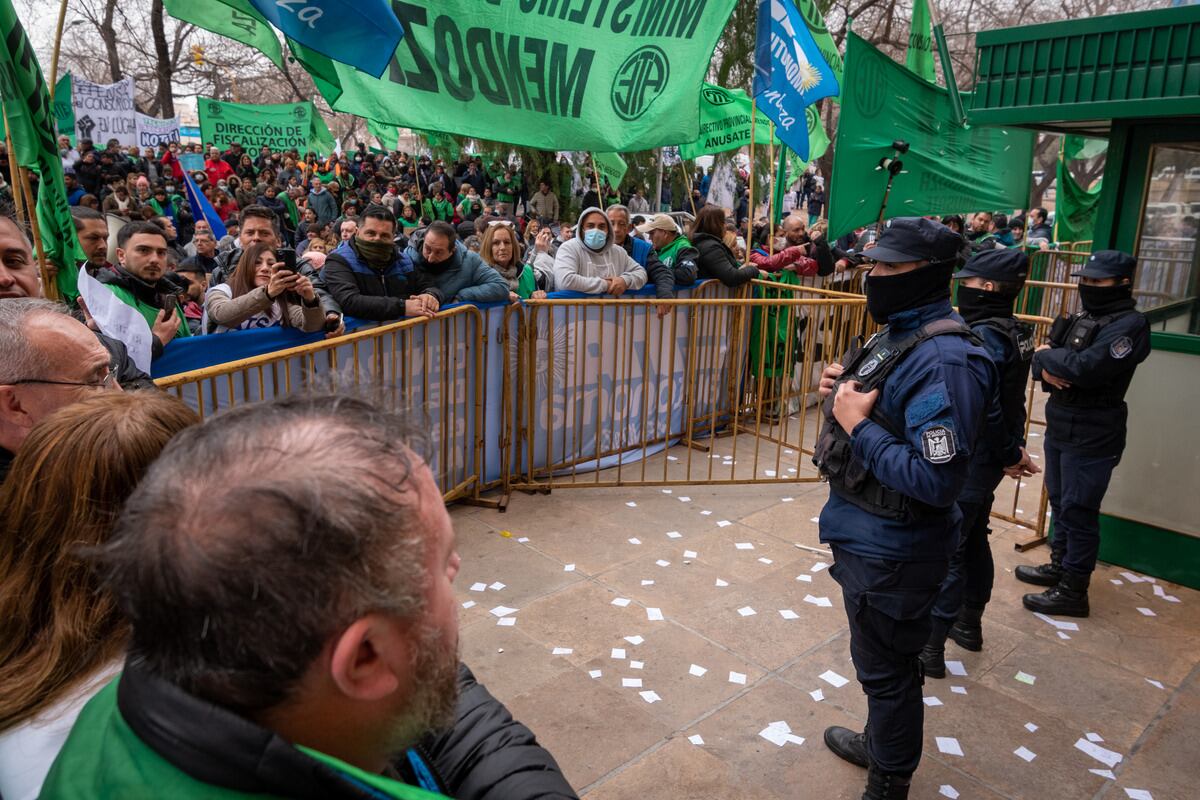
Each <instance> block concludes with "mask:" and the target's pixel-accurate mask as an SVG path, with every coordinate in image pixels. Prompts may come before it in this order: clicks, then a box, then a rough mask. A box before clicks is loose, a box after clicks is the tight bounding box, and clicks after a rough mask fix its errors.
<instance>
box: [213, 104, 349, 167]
mask: <svg viewBox="0 0 1200 800" xmlns="http://www.w3.org/2000/svg"><path fill="white" fill-rule="evenodd" d="M196 110H197V111H198V112H199V115H200V138H201V139H203V140H204V142H205V144H209V143H211V144H214V145H216V146H217V147H219V148H221V149H222V150H225V149H226V148H228V147H229V145H231V144H233V143H234V142H237V143H238V144H240V145H241V146H242V147H243V148H244V149H246V150H248V151H251V152H253V151H255V150H257V149H258V148H259V147H262V146H263V145H266V146H267V147H269V148H271V149H272V150H290V149H292V148H296V149H297V150H299V151H301V152H303V151H305V150H315V151H316V152H317V153H320V154H321V155H327V154H329V153H331V152H333V135H332V134H331V133H330V132H329V128H328V127H327V126H326V125H325V120H323V119H321V115H320V114H318V113H316V109H314V108H313V104H312V101H305V102H303V103H278V104H276V105H262V106H259V105H248V104H245V103H223V102H221V101H220V100H214V99H212V98H211V97H199V98H197V99H196Z"/></svg>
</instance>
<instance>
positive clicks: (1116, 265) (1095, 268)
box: [1071, 250, 1137, 278]
mask: <svg viewBox="0 0 1200 800" xmlns="http://www.w3.org/2000/svg"><path fill="white" fill-rule="evenodd" d="M1135 269H1137V259H1136V258H1134V257H1133V256H1131V255H1129V254H1128V253H1122V252H1121V251H1120V250H1097V251H1096V252H1094V253H1092V254H1091V256H1089V257H1088V260H1087V262H1085V263H1084V265H1083V269H1081V270H1079V271H1078V272H1072V273H1071V277H1073V278H1132V277H1133V271H1134V270H1135Z"/></svg>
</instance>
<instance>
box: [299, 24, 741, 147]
mask: <svg viewBox="0 0 1200 800" xmlns="http://www.w3.org/2000/svg"><path fill="white" fill-rule="evenodd" d="M735 2H736V0H654V2H639V3H637V4H634V3H631V2H629V0H620V2H612V3H566V2H556V3H550V4H548V3H545V2H532V1H531V0H521V1H520V2H518V1H517V0H506V1H505V2H480V0H408V2H405V3H396V4H394V7H395V8H396V11H397V17H398V18H399V19H400V22H401V24H402V25H403V26H404V31H405V33H404V39H403V40H402V41H401V43H400V46H399V48H397V50H396V55H395V58H394V59H393V60H392V63H391V64H390V65H389V67H388V69H387V70H386V71H385V72H384V74H383V76H382V77H381V78H373V77H371V76H370V75H367V74H365V73H363V72H359V71H358V70H356V69H354V68H353V67H348V66H346V65H344V64H339V63H333V64H332V65H331V67H330V65H329V64H328V63H326V62H322V61H320V59H318V58H317V57H316V56H315V55H313V54H312V53H311V51H309V52H305V51H304V50H303V49H302V48H299V47H297V46H295V45H294V44H293V45H292V52H293V53H295V54H296V57H297V60H299V61H300V62H301V63H302V64H304V65H305V68H306V69H309V70H310V73H311V72H313V71H314V70H317V71H318V73H319V74H322V75H327V72H324V71H327V70H328V69H330V68H332V70H333V76H334V77H335V78H336V80H322V81H321V82H319V83H318V88H320V89H321V91H322V93H323V94H325V97H326V99H327V100H329V102H330V104H331V105H332V106H333V107H334V108H335V109H336V110H338V111H344V112H348V113H351V114H357V115H359V116H361V117H366V118H367V119H374V120H379V121H380V122H385V123H388V124H392V125H401V126H404V127H410V128H421V129H424V130H441V131H447V132H452V133H454V134H456V135H460V136H466V137H470V138H477V139H486V140H494V139H497V138H502V139H504V140H505V141H507V142H510V143H512V144H516V145H523V146H529V147H539V148H544V149H548V150H580V151H583V150H588V151H597V150H598V151H604V152H626V151H630V150H645V149H649V148H652V147H658V146H660V145H670V144H677V143H679V142H682V141H688V140H691V139H694V138H695V136H696V131H697V129H698V128H699V109H698V108H697V105H696V103H695V102H694V100H692V98H694V97H696V95H697V93H698V92H699V91H700V85H701V83H702V82H703V79H704V74H705V72H706V71H707V69H708V66H709V63H710V62H711V60H712V52H713V48H714V47H715V45H716V43H717V39H718V38H719V37H720V35H721V31H722V30H723V29H724V27H725V22H726V20H728V18H729V14H730V12H731V11H732V10H733V6H734V4H735ZM334 92H336V94H332V93H334Z"/></svg>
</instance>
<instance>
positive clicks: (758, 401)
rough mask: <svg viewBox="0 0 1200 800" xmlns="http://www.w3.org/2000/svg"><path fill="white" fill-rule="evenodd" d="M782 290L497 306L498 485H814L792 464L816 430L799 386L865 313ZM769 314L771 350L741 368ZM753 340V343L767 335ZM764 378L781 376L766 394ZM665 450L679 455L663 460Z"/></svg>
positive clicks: (831, 296)
mask: <svg viewBox="0 0 1200 800" xmlns="http://www.w3.org/2000/svg"><path fill="white" fill-rule="evenodd" d="M770 285H771V284H769V283H767V284H765V286H767V287H769V286H770ZM785 288H786V289H787V290H788V292H789V293H792V294H793V295H794V296H790V297H744V296H742V297H728V298H719V297H713V296H712V294H711V293H714V292H720V291H721V289H720V288H719V287H716V288H714V287H707V286H702V287H700V289H701V290H702V291H699V290H698V292H697V293H698V294H699V296H698V297H692V298H688V299H676V300H669V301H662V300H657V299H655V298H652V297H648V298H621V299H613V298H595V299H582V300H541V301H527V302H526V303H525V304H524V308H521V309H517V308H513V309H511V310H510V315H511V316H512V317H514V318H517V319H519V324H517V325H516V326H515V328H516V331H517V339H518V341H517V344H516V346H514V347H508V348H506V349H505V353H506V355H507V356H508V358H509V363H508V364H506V367H505V375H506V376H509V375H513V374H515V375H516V376H517V378H516V382H517V392H516V394H517V395H518V396H519V400H518V401H517V402H515V403H513V404H512V410H511V413H509V414H507V415H506V419H507V425H508V432H507V433H506V434H505V436H504V437H503V438H504V440H505V441H507V442H510V443H511V447H510V451H509V452H508V453H506V454H505V456H504V462H505V463H506V464H510V463H511V464H514V465H515V469H514V471H513V472H512V473H511V474H510V475H509V476H508V480H507V482H506V484H505V485H506V488H507V489H509V490H512V489H518V490H533V491H537V490H542V491H544V490H548V489H551V488H559V487H567V486H592V487H595V486H658V485H662V486H667V485H674V484H731V483H782V482H793V481H797V480H799V481H816V480H818V479H819V478H818V475H817V473H816V470H815V468H814V467H812V465H811V463H810V462H809V459H808V458H806V454H807V453H811V445H808V444H806V442H808V440H810V439H811V440H813V441H815V437H816V429H817V427H818V425H817V424H816V419H817V409H816V407H815V403H813V402H812V398H814V397H815V389H816V384H815V379H814V377H813V376H814V375H817V376H818V377H819V371H820V368H821V363H822V361H821V359H822V358H823V357H824V354H828V353H838V354H840V353H841V352H842V351H843V350H845V349H846V347H847V346H848V344H849V340H850V338H851V337H852V336H853V335H855V334H856V333H858V332H860V331H861V330H862V329H863V327H864V319H865V306H866V303H865V299H864V298H863V297H861V296H857V295H848V294H840V293H836V292H829V291H827V290H821V289H813V288H808V287H799V286H786V287H785ZM769 309H770V310H774V311H775V312H776V317H775V319H774V322H773V325H774V327H775V330H776V332H777V333H779V334H780V335H779V336H778V337H777V338H778V339H779V341H776V342H773V344H774V345H775V347H774V348H773V350H772V355H769V356H764V357H762V358H759V360H758V362H757V366H755V365H754V360H753V358H751V357H750V350H751V344H752V340H753V338H754V336H755V330H756V328H755V323H754V319H753V314H754V312H756V311H762V312H766V311H767V310H769ZM506 328H507V326H506ZM757 331H758V333H757V335H758V336H759V338H760V340H763V341H764V342H765V341H766V339H767V336H766V334H767V326H766V325H763V324H759V325H758V326H757ZM776 368H778V369H776ZM773 370H775V371H778V372H780V373H781V374H782V373H784V372H786V374H787V375H788V378H789V379H788V380H786V381H784V380H780V381H776V382H775V383H774V385H773V384H772V382H771V381H769V380H768V373H769V372H771V371H773ZM768 387H771V388H768ZM674 444H684V445H688V447H687V448H686V449H675V450H671V452H668V450H670V448H671V446H672V445H674Z"/></svg>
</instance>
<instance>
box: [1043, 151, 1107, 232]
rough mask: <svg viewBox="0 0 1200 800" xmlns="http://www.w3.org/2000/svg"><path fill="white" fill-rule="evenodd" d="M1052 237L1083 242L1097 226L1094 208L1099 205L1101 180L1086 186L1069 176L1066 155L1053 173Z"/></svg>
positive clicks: (1059, 161) (1069, 171)
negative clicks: (1089, 187)
mask: <svg viewBox="0 0 1200 800" xmlns="http://www.w3.org/2000/svg"><path fill="white" fill-rule="evenodd" d="M1055 180H1056V184H1055V196H1054V239H1055V241H1059V242H1082V241H1087V240H1089V239H1091V238H1092V231H1093V229H1094V228H1095V227H1096V210H1097V208H1098V206H1099V205H1100V181H1096V186H1095V187H1094V188H1092V189H1090V190H1089V189H1086V188H1085V187H1083V186H1080V185H1079V184H1078V183H1076V182H1075V179H1074V178H1073V177H1071V170H1070V169H1068V168H1067V163H1066V159H1065V158H1060V159H1059V160H1058V167H1057V170H1056V173H1055Z"/></svg>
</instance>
